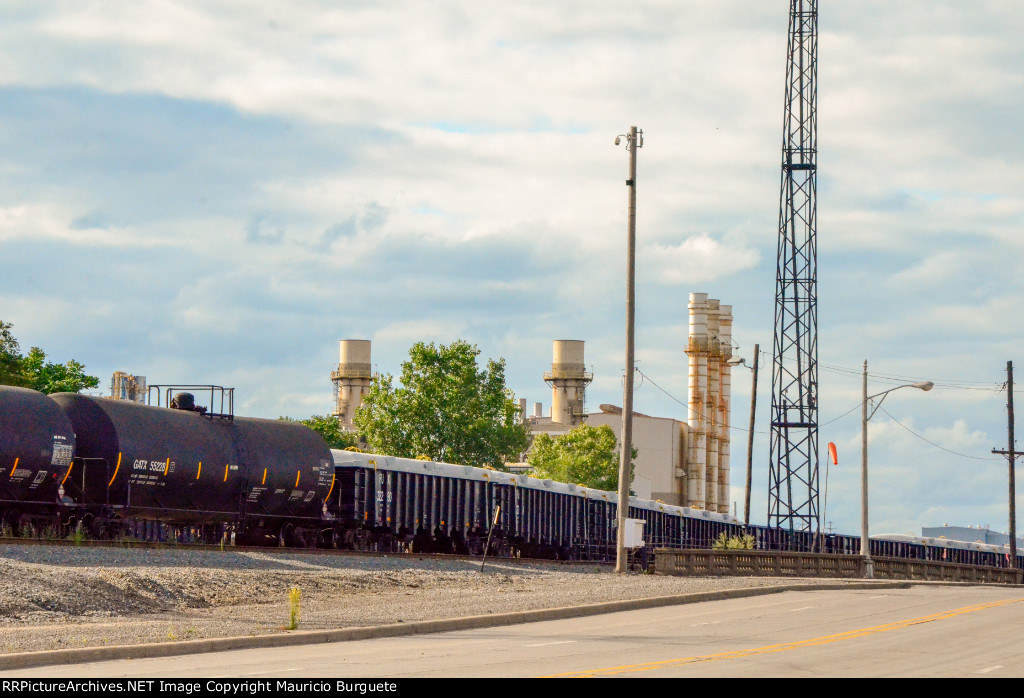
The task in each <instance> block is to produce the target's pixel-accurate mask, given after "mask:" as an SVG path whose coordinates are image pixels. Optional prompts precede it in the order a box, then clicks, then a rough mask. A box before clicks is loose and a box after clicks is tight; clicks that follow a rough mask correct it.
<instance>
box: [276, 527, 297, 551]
mask: <svg viewBox="0 0 1024 698" xmlns="http://www.w3.org/2000/svg"><path fill="white" fill-rule="evenodd" d="M277 543H278V546H280V547H282V548H294V547H295V524H290V523H286V524H285V525H283V526H281V531H280V532H279V533H278V534H277Z"/></svg>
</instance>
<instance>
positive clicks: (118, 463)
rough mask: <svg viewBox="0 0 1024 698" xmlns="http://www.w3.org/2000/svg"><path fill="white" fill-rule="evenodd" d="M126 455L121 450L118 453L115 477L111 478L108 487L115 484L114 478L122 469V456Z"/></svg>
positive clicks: (69, 470)
mask: <svg viewBox="0 0 1024 698" xmlns="http://www.w3.org/2000/svg"><path fill="white" fill-rule="evenodd" d="M122 455H124V454H123V453H121V452H120V451H118V453H117V467H116V468H114V477H112V478H110V482H108V483H107V487H110V486H111V485H113V484H114V479H115V478H116V477H117V471H118V470H120V469H121V456H122ZM68 472H69V473H70V472H71V468H68Z"/></svg>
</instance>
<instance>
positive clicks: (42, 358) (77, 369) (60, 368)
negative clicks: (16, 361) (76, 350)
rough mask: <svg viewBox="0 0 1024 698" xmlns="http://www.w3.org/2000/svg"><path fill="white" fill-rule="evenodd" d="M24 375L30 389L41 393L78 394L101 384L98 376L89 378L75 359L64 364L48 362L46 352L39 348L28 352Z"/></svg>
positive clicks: (23, 363)
mask: <svg viewBox="0 0 1024 698" xmlns="http://www.w3.org/2000/svg"><path fill="white" fill-rule="evenodd" d="M21 365H22V375H24V377H25V379H26V380H27V381H28V387H30V388H32V389H33V390H38V391H39V392H41V393H46V394H47V395H49V394H50V393H77V392H79V391H81V390H85V389H86V388H95V387H96V386H98V385H99V384H100V379H99V378H97V377H96V376H87V375H86V374H85V366H83V365H82V364H80V363H78V362H77V361H75V360H74V359H72V360H70V361H68V362H67V363H63V364H55V363H51V362H49V361H47V360H46V352H44V351H43V350H42V349H40V348H39V347H32V348H31V349H29V350H28V356H26V357H24V358H23V359H22V361H21Z"/></svg>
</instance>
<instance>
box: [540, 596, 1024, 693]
mask: <svg viewBox="0 0 1024 698" xmlns="http://www.w3.org/2000/svg"><path fill="white" fill-rule="evenodd" d="M1022 601H1024V598H1021V599H1010V600H1008V601H991V602H989V603H982V604H976V605H974V606H964V607H963V608H956V609H953V610H952V611H941V612H939V613H933V614H932V615H930V616H921V617H920V618H910V619H908V620H900V621H895V622H893V623H886V624H884V625H876V626H873V627H870V628H860V629H858V630H848V631H846V632H843V633H837V634H835V635H826V636H824V637H816V638H812V639H810V640H798V641H796V642H785V643H782V644H779V645H767V646H765V647H755V648H752V649H746V650H732V651H730V652H719V653H717V654H703V655H698V656H696V657H681V658H679V659H665V660H662V661H660V662H647V663H644V664H625V665H623V666H617V667H607V668H604V669H589V670H586V671H570V672H566V673H564V674H551V675H549V676H544V677H542V678H557V677H564V678H589V677H593V676H612V675H615V674H632V673H635V672H640V671H651V670H653V669H664V668H667V667H673V666H680V665H683V664H696V663H698V662H713V661H717V660H719V659H739V658H741V657H750V656H752V655H755V654H770V653H772V652H785V651H787V650H795V649H800V648H802V647H815V646H817V645H827V644H830V643H833V642H840V641H842V640H853V639H856V638H858V637H865V636H867V635H872V634H875V633H885V632H889V631H890V630H901V629H903V628H908V627H910V626H912V625H920V624H922V623H931V622H933V621H937V620H945V619H946V618H953V617H954V616H960V615H964V614H966V613H973V612H975V611H983V610H985V609H987V608H995V607H997V606H1005V605H1007V604H1012V603H1020V602H1022Z"/></svg>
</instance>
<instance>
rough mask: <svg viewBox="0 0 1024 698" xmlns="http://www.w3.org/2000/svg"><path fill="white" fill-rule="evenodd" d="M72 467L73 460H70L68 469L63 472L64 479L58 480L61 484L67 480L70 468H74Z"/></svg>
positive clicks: (73, 465)
mask: <svg viewBox="0 0 1024 698" xmlns="http://www.w3.org/2000/svg"><path fill="white" fill-rule="evenodd" d="M74 467H75V461H71V462H70V463H68V471H67V472H66V473H64V479H63V480H61V481H60V484H61V485H63V484H64V483H65V482H67V480H68V477H69V476H70V475H71V469H72V468H74Z"/></svg>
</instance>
